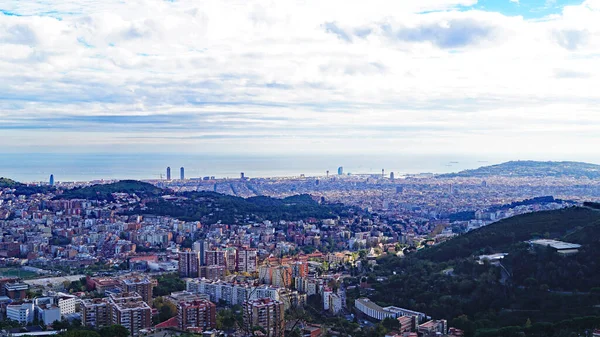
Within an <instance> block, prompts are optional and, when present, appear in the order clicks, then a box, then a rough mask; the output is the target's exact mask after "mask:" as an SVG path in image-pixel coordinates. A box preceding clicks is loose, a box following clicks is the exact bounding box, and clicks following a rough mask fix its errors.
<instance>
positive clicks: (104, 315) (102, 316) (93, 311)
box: [81, 298, 110, 328]
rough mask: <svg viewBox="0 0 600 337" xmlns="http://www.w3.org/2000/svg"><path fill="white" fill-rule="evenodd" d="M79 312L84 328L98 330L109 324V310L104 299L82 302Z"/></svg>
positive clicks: (106, 300)
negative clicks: (80, 311)
mask: <svg viewBox="0 0 600 337" xmlns="http://www.w3.org/2000/svg"><path fill="white" fill-rule="evenodd" d="M81 310H82V313H81V323H82V324H83V325H84V326H89V327H93V328H99V327H102V326H106V325H109V324H110V316H109V311H110V310H109V305H108V299H106V298H94V299H88V300H84V301H83V302H82V305H81Z"/></svg>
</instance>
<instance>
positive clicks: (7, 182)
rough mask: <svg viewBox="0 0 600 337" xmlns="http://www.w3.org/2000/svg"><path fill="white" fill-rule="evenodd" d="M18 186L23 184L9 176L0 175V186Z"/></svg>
mask: <svg viewBox="0 0 600 337" xmlns="http://www.w3.org/2000/svg"><path fill="white" fill-rule="evenodd" d="M19 186H23V184H21V183H19V182H16V181H14V180H12V179H9V178H4V177H0V188H15V187H19Z"/></svg>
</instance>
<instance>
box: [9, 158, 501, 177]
mask: <svg viewBox="0 0 600 337" xmlns="http://www.w3.org/2000/svg"><path fill="white" fill-rule="evenodd" d="M503 160H504V159H502V158H487V157H483V156H482V157H475V156H471V157H470V156H464V155H421V154H385V155H374V154H362V155H361V154H356V155H322V154H315V155H310V154H301V155H294V154H287V155H247V154H242V155H219V154H189V153H185V154H181V153H179V154H178V153H0V177H8V178H11V179H14V180H17V181H21V182H42V181H48V178H49V176H50V175H51V174H53V175H54V178H55V181H62V182H69V181H92V180H101V179H105V180H111V179H139V180H150V179H162V178H166V168H167V167H171V177H172V178H173V179H178V178H179V172H180V171H179V170H180V167H184V168H185V177H186V179H189V178H201V177H205V176H214V177H217V178H238V177H240V173H241V172H244V174H245V176H246V177H249V178H252V177H292V176H300V175H305V176H325V175H326V172H327V171H328V170H329V174H330V175H335V174H337V170H338V167H343V171H344V174H381V170H382V169H383V170H384V174H385V175H386V176H388V175H389V173H390V172H394V174H395V175H396V176H397V177H399V176H402V175H406V174H418V173H448V172H457V171H461V170H465V169H474V168H477V167H480V166H487V165H491V164H497V163H500V162H502V161H503Z"/></svg>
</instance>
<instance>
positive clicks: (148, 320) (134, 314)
mask: <svg viewBox="0 0 600 337" xmlns="http://www.w3.org/2000/svg"><path fill="white" fill-rule="evenodd" d="M108 301H109V317H110V324H118V325H122V326H124V327H125V328H127V329H128V330H129V333H130V334H131V335H132V336H138V335H139V332H140V330H142V329H145V328H148V327H151V326H152V308H150V306H149V305H148V304H147V303H146V302H144V301H143V299H142V297H141V296H140V295H139V294H138V293H136V292H133V293H127V292H123V293H113V294H110V295H109V297H108Z"/></svg>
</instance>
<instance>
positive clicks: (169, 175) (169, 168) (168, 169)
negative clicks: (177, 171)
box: [167, 167, 171, 180]
mask: <svg viewBox="0 0 600 337" xmlns="http://www.w3.org/2000/svg"><path fill="white" fill-rule="evenodd" d="M167 180H171V167H167Z"/></svg>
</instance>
